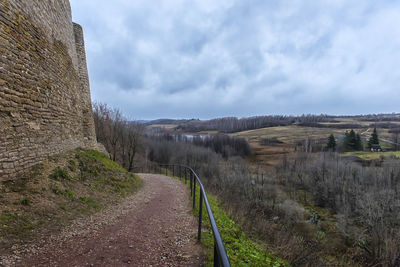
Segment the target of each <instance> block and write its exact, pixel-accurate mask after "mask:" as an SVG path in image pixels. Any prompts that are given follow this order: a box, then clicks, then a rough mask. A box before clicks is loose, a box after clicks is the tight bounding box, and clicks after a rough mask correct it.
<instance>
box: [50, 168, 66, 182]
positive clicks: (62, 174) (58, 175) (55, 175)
mask: <svg viewBox="0 0 400 267" xmlns="http://www.w3.org/2000/svg"><path fill="white" fill-rule="evenodd" d="M49 178H50V179H52V180H69V179H70V178H71V176H70V175H69V174H68V172H67V171H66V170H64V169H62V168H60V167H57V168H55V169H54V170H53V172H52V173H51V174H50V175H49Z"/></svg>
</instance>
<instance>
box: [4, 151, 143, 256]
mask: <svg viewBox="0 0 400 267" xmlns="http://www.w3.org/2000/svg"><path fill="white" fill-rule="evenodd" d="M141 184H142V182H141V180H140V179H139V178H138V177H137V176H136V175H134V174H132V173H129V172H128V171H126V170H125V169H123V168H122V167H121V166H120V165H118V164H117V163H115V162H113V161H111V160H110V159H108V157H107V156H106V155H104V154H102V153H100V152H98V151H96V150H87V149H76V150H75V151H73V152H70V153H66V154H63V155H58V156H53V157H51V158H49V159H48V160H47V161H45V162H44V163H43V164H38V165H37V166H35V167H34V168H32V169H31V171H30V172H29V173H27V174H26V175H24V176H22V177H19V178H18V179H16V180H10V181H4V182H3V183H2V184H1V185H0V254H1V253H7V252H9V251H10V249H11V247H12V246H14V245H17V246H18V245H21V244H23V243H25V242H27V241H29V240H33V239H34V238H35V235H36V234H37V233H38V232H43V231H44V232H47V231H48V232H49V233H50V232H52V231H58V230H59V229H61V228H62V227H64V226H66V225H67V224H68V223H69V222H71V221H72V220H73V219H75V218H77V217H80V216H84V215H88V214H93V213H95V212H97V211H99V210H100V209H102V208H104V207H106V206H109V205H110V204H113V203H118V202H120V201H121V200H122V199H123V198H124V197H125V196H127V195H129V194H132V193H133V192H135V191H136V190H137V189H138V188H139V187H140V186H141Z"/></svg>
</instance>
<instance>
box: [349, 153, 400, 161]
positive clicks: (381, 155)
mask: <svg viewBox="0 0 400 267" xmlns="http://www.w3.org/2000/svg"><path fill="white" fill-rule="evenodd" d="M343 156H345V157H358V158H360V159H363V160H374V159H380V158H390V157H396V158H400V151H387V152H370V151H354V152H346V153H343Z"/></svg>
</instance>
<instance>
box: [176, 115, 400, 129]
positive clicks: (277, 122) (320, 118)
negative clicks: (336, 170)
mask: <svg viewBox="0 0 400 267" xmlns="http://www.w3.org/2000/svg"><path fill="white" fill-rule="evenodd" d="M348 117H349V118H357V120H359V121H370V122H374V123H375V124H371V127H372V126H374V127H380V128H392V127H393V126H394V125H393V124H391V123H390V122H388V121H400V115H399V114H372V115H358V116H348ZM336 118H339V116H330V115H323V114H321V115H301V116H284V115H271V116H255V117H249V118H240V119H239V118H236V117H226V118H218V119H212V120H206V121H200V120H188V121H184V122H183V123H179V125H178V127H177V130H182V131H185V132H201V131H218V132H222V133H233V132H240V131H247V130H253V129H259V128H266V127H274V126H288V125H292V124H297V125H300V126H306V127H334V128H343V129H345V128H354V129H355V128H359V127H360V126H359V125H357V124H341V125H332V126H331V125H324V124H320V123H321V122H330V123H335V122H338V121H337V120H335V119H336ZM340 118H346V116H340ZM377 123H379V125H377Z"/></svg>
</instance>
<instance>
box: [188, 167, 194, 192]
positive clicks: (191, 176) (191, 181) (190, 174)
mask: <svg viewBox="0 0 400 267" xmlns="http://www.w3.org/2000/svg"><path fill="white" fill-rule="evenodd" d="M189 180H190V196H192V195H193V174H192V171H190V170H189Z"/></svg>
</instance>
